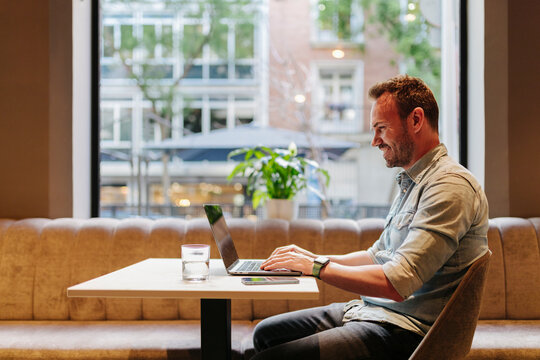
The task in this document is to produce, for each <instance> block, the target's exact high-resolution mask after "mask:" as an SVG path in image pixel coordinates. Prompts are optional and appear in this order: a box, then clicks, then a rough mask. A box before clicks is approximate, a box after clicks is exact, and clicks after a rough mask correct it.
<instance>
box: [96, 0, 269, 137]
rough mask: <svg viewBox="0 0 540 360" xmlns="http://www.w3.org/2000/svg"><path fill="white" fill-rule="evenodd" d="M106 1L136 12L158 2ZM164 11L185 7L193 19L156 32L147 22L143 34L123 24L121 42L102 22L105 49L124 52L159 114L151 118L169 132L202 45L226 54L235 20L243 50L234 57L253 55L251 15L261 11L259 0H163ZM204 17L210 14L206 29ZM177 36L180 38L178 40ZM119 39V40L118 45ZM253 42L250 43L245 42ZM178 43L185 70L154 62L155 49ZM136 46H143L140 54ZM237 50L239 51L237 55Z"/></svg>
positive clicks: (168, 49) (164, 50)
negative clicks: (177, 28)
mask: <svg viewBox="0 0 540 360" xmlns="http://www.w3.org/2000/svg"><path fill="white" fill-rule="evenodd" d="M100 3H101V4H102V6H103V5H109V4H110V5H112V4H117V5H121V6H122V7H124V8H125V9H128V10H132V11H133V12H135V11H137V9H140V8H141V5H153V6H155V5H156V3H157V2H156V1H155V0H101V2H100ZM159 6H160V10H159V12H160V13H164V14H176V13H178V12H179V11H181V12H182V13H183V14H184V15H183V16H184V17H186V18H189V19H190V20H191V22H192V24H186V25H185V26H183V27H182V31H181V32H180V33H179V34H174V33H173V28H172V26H170V25H165V24H164V25H162V26H161V32H158V31H157V30H156V28H155V27H154V26H153V25H144V26H143V28H142V34H141V35H136V34H137V31H135V29H134V26H133V25H121V27H120V44H115V42H114V38H113V33H112V30H113V29H112V27H104V28H103V45H104V46H103V48H104V55H105V56H107V57H113V56H114V55H115V54H116V55H117V56H118V57H119V58H120V60H121V61H122V64H123V65H124V69H125V70H126V71H127V73H128V74H129V77H130V78H131V79H132V80H133V81H134V83H135V84H136V85H137V86H138V87H139V89H140V90H141V92H142V94H143V96H144V98H145V99H146V100H148V101H150V103H151V104H152V105H151V112H152V113H153V114H154V115H155V116H153V117H152V118H151V120H150V121H152V122H154V121H158V122H159V123H160V125H162V134H170V127H171V120H172V117H173V116H174V115H175V110H174V108H173V102H174V99H175V96H174V95H175V94H176V93H177V90H178V88H179V87H180V86H181V82H182V80H183V79H184V77H185V76H186V75H187V74H188V73H189V72H190V70H191V68H192V66H193V63H194V60H196V59H200V58H202V54H203V50H204V48H205V47H206V46H208V47H209V49H210V52H211V54H212V58H213V59H223V60H227V59H228V43H227V39H228V27H227V25H226V24H225V21H227V22H231V21H232V22H234V23H235V36H236V39H241V40H242V42H241V43H240V44H237V46H236V50H237V51H241V53H240V54H237V55H236V58H245V57H253V47H254V40H253V24H252V23H253V21H254V19H255V15H256V13H257V11H258V6H259V1H253V0H162V1H160V2H159ZM203 19H208V21H207V22H206V26H205V27H204V31H203V26H202V23H203ZM175 42H176V43H175ZM115 45H116V46H115ZM244 46H251V49H246V48H243V47H244ZM174 48H178V49H179V50H180V52H181V55H180V56H181V57H182V60H183V63H184V69H183V71H181V74H180V75H179V76H177V77H174V75H173V71H172V67H170V66H168V65H159V64H156V59H155V57H156V49H161V56H162V57H171V56H173V49H174ZM136 49H141V50H142V52H140V55H139V56H138V57H137V59H135V58H134V52H135V50H136ZM239 55H240V56H241V57H239Z"/></svg>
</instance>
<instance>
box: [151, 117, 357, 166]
mask: <svg viewBox="0 0 540 360" xmlns="http://www.w3.org/2000/svg"><path fill="white" fill-rule="evenodd" d="M291 142H294V143H295V144H296V146H297V147H298V151H299V152H305V151H307V150H309V149H310V143H309V141H308V137H307V136H306V134H305V133H304V132H301V131H293V130H287V129H281V128H275V127H270V126H265V127H262V126H257V125H252V124H248V125H243V126H238V127H236V128H233V129H219V130H213V131H212V132H210V133H209V134H193V135H188V136H184V137H183V138H182V139H179V140H174V139H167V140H164V141H161V142H159V143H149V144H146V145H145V149H146V150H151V151H166V152H168V153H169V154H171V155H173V156H178V157H180V158H182V159H183V160H184V161H203V160H207V161H226V160H227V155H228V154H229V152H231V151H233V150H235V149H238V148H243V147H254V146H263V145H264V146H267V147H270V148H287V147H288V146H289V144H290V143H291ZM312 143H313V145H314V146H315V147H317V148H319V149H321V150H322V151H323V152H325V153H326V154H328V156H329V157H339V156H340V155H342V154H343V153H344V152H345V151H347V150H348V149H350V148H355V147H357V146H358V145H357V144H356V143H353V142H347V141H340V140H335V139H331V138H328V137H324V136H318V135H313V136H312Z"/></svg>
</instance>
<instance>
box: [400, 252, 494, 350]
mask: <svg viewBox="0 0 540 360" xmlns="http://www.w3.org/2000/svg"><path fill="white" fill-rule="evenodd" d="M490 257H491V251H490V250H488V252H487V253H486V254H485V255H483V256H482V257H481V258H480V259H478V260H476V261H475V262H474V263H473V264H472V265H471V267H470V268H469V270H467V273H466V274H465V276H464V277H463V279H462V280H461V282H460V284H459V285H458V287H457V289H456V291H455V292H454V294H453V295H452V297H451V298H450V301H448V303H447V304H446V306H445V307H444V309H443V311H442V312H441V314H440V315H439V317H438V318H437V320H435V323H434V324H433V326H432V327H431V329H430V330H429V331H428V333H427V334H426V336H425V337H424V339H423V340H422V342H421V343H420V345H418V347H417V348H416V350H415V351H414V353H413V354H412V355H411V357H410V358H409V360H428V359H433V360H446V359H448V360H456V359H463V358H464V357H465V356H467V354H468V353H469V351H470V350H471V344H472V339H473V335H474V330H475V329H476V323H477V322H478V314H479V313H480V303H481V299H482V293H483V291H484V284H485V280H486V274H487V270H488V265H489V259H490Z"/></svg>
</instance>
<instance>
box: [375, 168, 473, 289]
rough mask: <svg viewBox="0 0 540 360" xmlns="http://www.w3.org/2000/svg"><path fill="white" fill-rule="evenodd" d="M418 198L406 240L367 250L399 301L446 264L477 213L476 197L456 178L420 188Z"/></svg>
mask: <svg viewBox="0 0 540 360" xmlns="http://www.w3.org/2000/svg"><path fill="white" fill-rule="evenodd" d="M421 199H422V200H421V202H420V203H419V204H418V208H417V209H416V211H415V213H414V214H411V215H412V216H411V217H410V218H411V220H410V224H409V225H408V228H407V235H406V238H405V240H404V241H403V243H402V244H401V245H400V246H399V247H398V248H397V249H396V250H395V251H391V253H388V252H387V251H386V250H379V248H378V247H372V248H370V251H371V254H372V256H374V257H375V259H376V262H378V263H381V264H382V265H383V271H384V273H385V275H386V277H387V278H388V280H389V281H390V282H391V283H392V285H393V286H394V288H395V289H396V291H397V292H398V293H399V294H400V295H401V296H402V297H403V298H408V297H409V296H410V295H411V294H413V293H414V292H415V291H416V290H418V289H419V288H421V287H422V285H423V284H424V283H426V282H427V281H429V280H430V279H431V278H432V277H433V275H435V273H436V272H437V271H439V270H440V269H441V268H442V267H443V265H445V264H447V261H448V259H449V258H450V257H451V256H452V255H453V254H454V252H455V251H456V249H457V248H458V246H459V241H460V239H461V238H462V237H463V236H464V235H465V234H466V232H467V231H468V229H469V228H470V226H471V222H472V221H473V219H474V218H475V212H476V211H477V204H478V201H477V200H478V194H476V192H475V190H474V189H473V187H472V186H471V185H470V184H469V182H468V181H467V180H466V179H464V178H462V177H461V176H457V175H455V176H446V177H444V178H442V179H441V180H439V181H434V182H433V183H431V184H430V185H429V186H428V187H426V188H425V189H424V194H423V196H422V197H421ZM409 214H410V211H409ZM387 231H397V230H394V229H387ZM390 236H391V235H390ZM374 245H375V244H374ZM368 252H369V251H368Z"/></svg>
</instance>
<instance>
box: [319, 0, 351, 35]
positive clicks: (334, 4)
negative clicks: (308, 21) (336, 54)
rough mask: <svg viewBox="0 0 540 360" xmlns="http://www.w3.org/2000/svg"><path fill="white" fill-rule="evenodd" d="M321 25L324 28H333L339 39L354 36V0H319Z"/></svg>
mask: <svg viewBox="0 0 540 360" xmlns="http://www.w3.org/2000/svg"><path fill="white" fill-rule="evenodd" d="M317 5H318V7H319V18H318V20H319V26H320V27H321V29H323V30H333V31H335V32H336V35H337V37H338V39H340V40H349V39H350V38H351V37H352V35H353V34H352V29H351V14H352V5H353V0H319V2H318V4H317Z"/></svg>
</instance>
